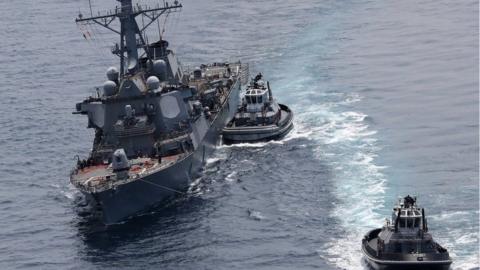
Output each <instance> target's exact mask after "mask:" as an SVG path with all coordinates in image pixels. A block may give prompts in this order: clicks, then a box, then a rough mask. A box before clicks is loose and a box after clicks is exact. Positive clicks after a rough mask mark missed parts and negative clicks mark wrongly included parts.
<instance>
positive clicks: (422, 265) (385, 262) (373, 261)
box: [362, 229, 452, 270]
mask: <svg viewBox="0 0 480 270" xmlns="http://www.w3.org/2000/svg"><path fill="white" fill-rule="evenodd" d="M380 231H381V229H375V230H371V231H370V232H368V233H367V234H366V235H365V237H364V239H363V241H362V252H363V254H364V255H365V258H366V260H367V262H368V264H370V265H371V266H372V267H373V268H374V269H376V270H447V269H450V264H451V263H452V261H451V260H450V259H449V257H448V255H445V254H443V253H421V254H420V253H385V254H383V253H378V252H377V250H378V247H377V244H376V243H377V239H378V234H379V233H380Z"/></svg>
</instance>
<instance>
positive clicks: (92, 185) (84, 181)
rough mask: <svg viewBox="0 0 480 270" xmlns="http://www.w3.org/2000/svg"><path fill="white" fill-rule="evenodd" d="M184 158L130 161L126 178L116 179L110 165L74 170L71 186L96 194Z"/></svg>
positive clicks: (179, 156)
mask: <svg viewBox="0 0 480 270" xmlns="http://www.w3.org/2000/svg"><path fill="white" fill-rule="evenodd" d="M184 156H185V154H184V153H182V154H176V155H171V156H165V157H162V158H161V160H159V159H157V158H148V157H146V158H145V157H140V158H135V159H130V160H129V161H130V165H131V166H130V169H129V170H128V172H127V173H128V177H126V178H125V179H117V173H116V172H114V171H113V169H112V167H111V165H110V164H97V165H92V166H88V167H85V168H83V169H76V170H75V171H73V172H72V175H71V181H72V184H73V185H75V186H76V187H78V188H80V189H81V190H84V191H87V192H98V191H101V190H104V189H108V188H111V187H113V186H115V185H120V184H124V183H126V182H130V181H133V180H135V179H138V178H140V177H143V176H145V175H149V174H151V173H153V172H156V171H159V170H161V169H164V168H166V167H168V166H170V165H172V164H174V163H175V162H177V161H178V160H180V159H182V158H183V157H184Z"/></svg>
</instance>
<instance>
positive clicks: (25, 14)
mask: <svg viewBox="0 0 480 270" xmlns="http://www.w3.org/2000/svg"><path fill="white" fill-rule="evenodd" d="M139 2H140V3H155V1H153V0H151V1H147V0H144V1H139ZM92 3H93V8H94V9H95V10H105V9H108V8H109V7H113V6H114V5H116V4H117V2H116V1H113V0H109V1H99V0H92ZM182 3H183V4H184V8H183V11H182V12H181V13H178V14H172V15H170V16H169V18H168V21H167V26H166V27H165V29H166V30H165V38H166V39H168V40H169V41H170V43H171V45H172V47H174V48H175V49H176V51H177V54H178V55H179V57H180V59H181V60H182V61H183V63H185V64H198V63H204V62H211V61H225V60H227V61H235V60H237V59H241V60H242V61H244V62H249V63H250V69H251V72H252V74H254V73H255V72H258V71H261V72H262V73H263V74H264V75H265V76H266V78H267V79H269V80H270V82H271V85H272V88H273V91H274V95H275V96H276V98H277V100H278V101H279V102H282V103H285V104H288V105H289V106H290V107H291V108H292V109H293V111H294V112H295V129H294V130H293V131H292V132H291V133H290V134H289V135H288V136H287V137H286V138H285V139H283V140H281V141H278V142H269V143H258V144H241V145H236V146H225V145H219V146H218V149H217V151H216V152H215V154H214V155H213V156H211V157H210V159H209V160H208V163H207V166H206V168H205V171H204V173H203V175H202V176H201V177H200V178H199V179H197V180H196V181H195V183H194V184H193V185H192V187H191V188H190V190H189V192H188V195H185V196H181V197H179V198H177V199H175V200H174V201H172V202H169V203H168V204H167V205H165V206H164V207H161V208H157V209H152V212H151V213H149V214H147V215H143V216H140V217H137V218H134V219H132V220H130V221H128V222H126V223H123V224H118V225H114V226H108V227H106V226H103V225H102V224H101V223H100V222H98V220H96V219H95V217H94V216H92V215H91V213H89V211H88V210H86V209H87V207H85V206H86V205H85V200H84V198H83V197H82V196H81V195H80V194H79V193H78V192H77V191H76V190H75V189H74V188H73V187H72V186H71V185H70V184H69V182H68V174H69V171H70V169H71V167H72V166H73V164H74V155H76V154H80V155H86V154H87V153H88V151H89V149H90V147H91V142H92V140H93V134H92V131H91V130H87V129H86V125H87V122H86V119H85V118H84V117H82V116H76V115H72V114H71V112H72V111H73V110H74V104H75V102H79V101H81V100H82V99H83V98H85V97H87V96H88V95H90V94H91V93H93V92H94V87H97V86H100V85H101V84H102V82H103V81H104V80H105V76H104V73H105V70H106V69H107V67H109V66H111V65H115V64H116V63H117V59H116V58H115V57H113V56H111V55H109V47H110V46H111V45H112V44H113V42H114V41H116V39H115V38H116V37H115V36H114V35H112V34H110V33H108V32H105V31H103V30H102V29H100V28H99V27H92V26H90V27H84V26H82V27H77V25H75V23H74V21H73V19H74V17H75V16H76V15H77V14H78V12H79V10H81V11H83V12H84V13H88V1H87V0H85V1H79V0H50V1H47V0H38V1H32V0H28V1H1V2H0V10H1V11H0V12H1V16H0V30H1V32H2V33H3V35H2V38H1V39H0V46H1V52H0V74H1V75H0V78H1V82H2V83H1V84H0V126H1V127H2V132H1V133H0V149H1V158H0V214H1V219H0V269H160V268H161V269H368V268H367V266H366V265H365V262H364V261H363V260H362V255H361V251H360V240H361V238H362V235H363V234H364V233H365V232H366V231H368V230H369V229H370V228H374V227H379V226H380V225H381V224H382V222H383V219H384V218H385V217H387V216H389V214H390V209H391V207H392V205H393V204H394V203H395V202H396V200H397V198H398V196H403V195H406V194H411V195H416V196H417V197H418V200H419V203H420V204H421V205H422V206H424V207H425V208H426V210H427V216H428V218H429V221H430V222H429V225H430V230H431V232H432V233H433V235H434V237H435V238H436V239H437V240H438V241H439V242H440V243H441V244H442V245H444V246H446V247H447V248H448V249H449V251H450V254H451V256H452V258H453V260H454V264H453V265H452V269H462V270H463V269H465V270H467V269H479V167H478V164H479V156H478V151H479V141H478V140H479V126H478V122H479V119H478V116H479V100H478V99H479V96H478V87H479V80H478V74H479V69H478V61H479V58H478V40H479V36H478V28H479V26H478V21H479V20H478V3H477V1H473V0H460V1H442V0H440V1H438V0H437V1H432V0H418V1H392V0H385V1H370V0H359V1H346V0H345V1H335V0H331V1H328V0H324V1H313V0H311V1H309V0H299V1H279V0H276V1H275V0H272V1H251V0H247V1H228V0H204V1H193V0H185V1H183V2H182ZM162 24H163V22H162ZM82 31H83V32H85V31H88V32H89V33H90V35H91V37H92V39H90V40H88V41H86V40H85V39H84V38H83V36H82ZM156 31H158V30H157V29H154V30H153V31H152V34H155V32H156ZM152 39H153V38H152Z"/></svg>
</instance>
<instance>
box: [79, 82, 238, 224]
mask: <svg viewBox="0 0 480 270" xmlns="http://www.w3.org/2000/svg"><path fill="white" fill-rule="evenodd" d="M239 92H240V82H239V81H237V83H236V84H235V85H234V86H232V88H231V92H230V94H229V96H228V100H227V101H226V102H225V104H224V105H223V107H222V109H221V111H220V112H218V114H217V115H216V118H215V119H214V120H213V122H212V124H211V126H210V127H209V130H208V132H207V133H206V135H205V137H204V138H203V140H202V142H201V143H200V144H199V145H198V147H197V148H196V149H195V151H193V152H192V153H191V154H190V155H188V156H186V157H185V158H183V159H182V160H180V161H178V162H176V163H174V164H173V165H171V166H170V167H166V168H165V169H163V170H161V171H158V172H156V173H152V174H150V175H147V176H144V177H141V178H139V179H136V180H135V181H131V182H129V183H126V184H123V185H119V186H118V187H116V188H112V189H108V190H105V191H102V192H98V193H88V194H85V195H87V197H89V198H93V199H94V200H95V201H96V203H97V204H98V205H99V206H100V208H101V210H102V214H103V215H102V220H103V222H104V223H105V224H115V223H118V222H120V221H123V220H125V219H126V218H128V217H130V216H134V215H136V214H139V213H142V212H144V211H146V210H148V209H150V208H152V207H153V206H157V205H159V204H161V203H162V202H164V201H165V200H166V199H169V198H172V197H173V196H176V195H181V194H184V192H185V191H186V190H187V189H188V186H189V184H190V183H191V182H192V181H193V179H195V178H196V177H197V176H198V175H199V173H200V171H201V169H202V167H203V165H204V164H205V161H206V159H207V157H208V156H209V155H211V154H212V152H213V151H214V150H215V146H216V144H217V141H218V138H219V135H220V132H221V130H222V128H223V127H224V126H225V124H226V123H228V122H229V121H230V119H232V118H233V116H234V115H235V110H233V109H232V110H231V109H230V108H236V107H237V106H238V102H239V98H238V97H239Z"/></svg>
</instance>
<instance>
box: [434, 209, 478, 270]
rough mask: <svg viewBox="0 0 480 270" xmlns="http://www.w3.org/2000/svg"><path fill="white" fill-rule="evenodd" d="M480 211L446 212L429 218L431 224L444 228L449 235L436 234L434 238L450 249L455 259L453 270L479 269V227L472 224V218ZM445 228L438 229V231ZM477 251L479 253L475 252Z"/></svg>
mask: <svg viewBox="0 0 480 270" xmlns="http://www.w3.org/2000/svg"><path fill="white" fill-rule="evenodd" d="M478 214H479V211H478V210H477V211H446V212H442V213H441V214H438V215H430V216H428V214H427V216H428V220H429V221H431V222H430V224H436V225H438V226H443V227H445V229H446V230H447V232H448V233H435V234H434V238H435V240H436V241H438V242H439V243H440V244H441V245H443V246H444V247H445V248H447V249H448V252H449V253H450V256H451V257H452V259H453V264H452V267H451V268H452V270H470V269H477V270H478V269H479V263H480V258H479V254H478V247H479V238H478V231H477V230H478V227H477V225H475V223H473V222H472V216H474V215H475V216H478ZM440 229H444V228H438V230H440ZM475 250H476V251H477V252H475Z"/></svg>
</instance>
